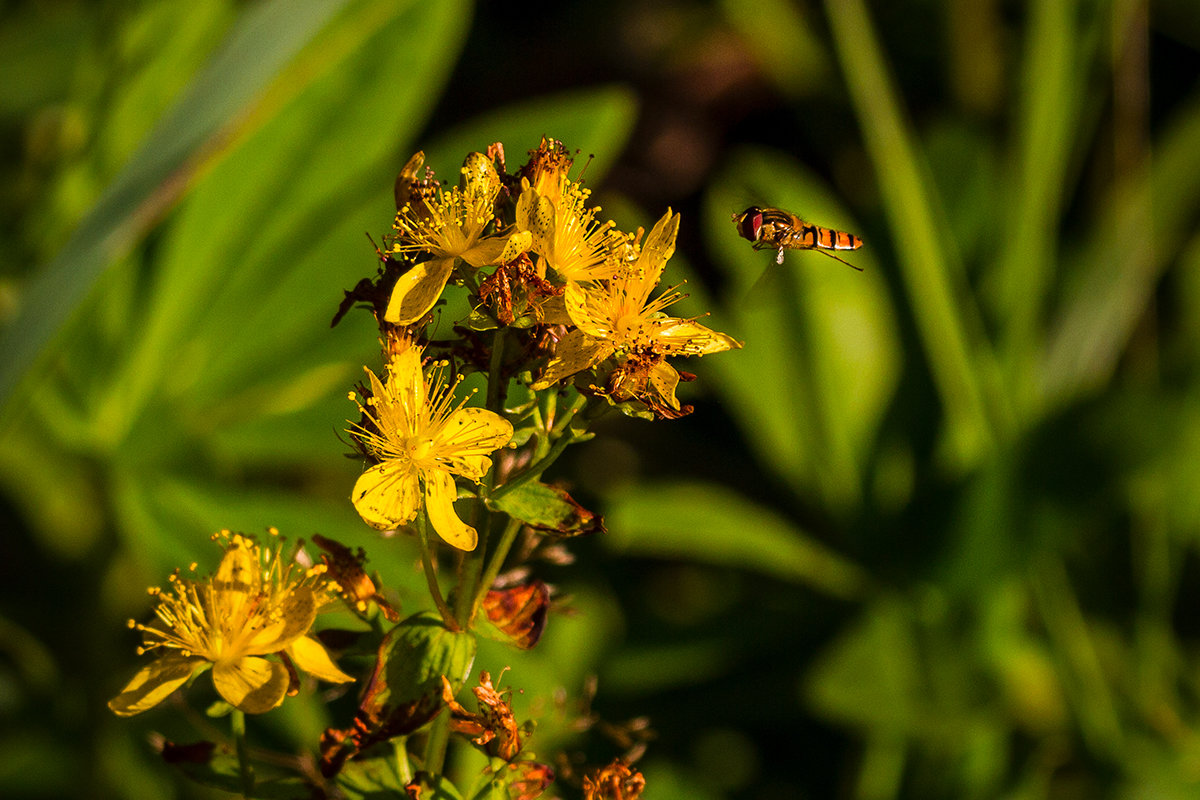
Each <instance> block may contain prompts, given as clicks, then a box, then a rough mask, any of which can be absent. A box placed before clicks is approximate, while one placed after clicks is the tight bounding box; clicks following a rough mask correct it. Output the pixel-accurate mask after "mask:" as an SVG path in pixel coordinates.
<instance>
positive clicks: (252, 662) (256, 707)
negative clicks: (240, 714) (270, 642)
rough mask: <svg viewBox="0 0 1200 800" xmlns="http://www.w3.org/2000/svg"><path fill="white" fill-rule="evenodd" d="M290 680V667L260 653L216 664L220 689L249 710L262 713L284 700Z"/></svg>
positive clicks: (215, 679)
mask: <svg viewBox="0 0 1200 800" xmlns="http://www.w3.org/2000/svg"><path fill="white" fill-rule="evenodd" d="M288 683H289V678H288V671H287V668H286V667H284V666H283V664H280V663H278V662H276V661H268V660H267V659H265V658H258V657H257V656H247V657H246V658H239V659H237V660H235V661H231V662H225V661H219V662H217V663H216V664H214V665H213V685H214V686H216V687H217V693H218V694H220V695H221V697H223V698H225V701H226V702H227V703H229V704H230V705H231V706H233V707H234V708H237V709H240V710H242V711H245V712H246V713H247V714H262V713H264V712H267V711H270V710H271V709H272V708H275V706H277V705H279V704H280V703H282V702H283V696H284V695H285V694H287V689H288Z"/></svg>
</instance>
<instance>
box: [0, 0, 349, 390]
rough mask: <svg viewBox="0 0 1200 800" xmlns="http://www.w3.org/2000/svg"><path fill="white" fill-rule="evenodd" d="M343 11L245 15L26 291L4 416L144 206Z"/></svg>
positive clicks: (322, 5) (135, 227)
mask: <svg viewBox="0 0 1200 800" xmlns="http://www.w3.org/2000/svg"><path fill="white" fill-rule="evenodd" d="M342 5H343V0H318V1H317V2H312V3H304V4H302V5H301V6H299V7H297V6H296V5H295V4H294V3H290V2H286V1H285V0H271V1H270V2H262V3H258V4H255V5H252V6H250V7H248V8H247V10H246V12H245V13H244V14H243V15H242V17H241V19H239V20H238V22H237V24H236V25H235V26H234V28H233V30H232V31H231V32H230V34H229V36H227V37H226V39H225V42H224V43H223V45H222V46H221V48H220V49H219V50H218V51H217V52H216V53H215V54H214V55H213V57H212V59H211V60H210V62H209V64H208V66H207V67H206V68H205V69H204V71H203V72H201V73H200V74H199V75H198V76H196V78H195V80H194V81H193V82H192V84H191V86H190V87H189V89H188V91H187V92H186V93H185V94H184V96H183V97H182V98H181V99H180V100H179V102H178V103H177V104H176V106H175V107H174V108H173V109H172V111H170V112H169V113H168V114H167V115H165V116H164V117H163V119H162V120H161V121H160V122H159V124H158V125H157V126H156V127H155V129H154V131H153V132H152V133H151V134H150V135H149V136H148V137H147V138H146V141H145V143H144V144H143V145H142V146H141V147H140V148H139V149H138V151H137V153H135V154H134V156H133V157H132V158H131V159H130V161H129V163H128V164H127V165H126V167H125V168H124V169H123V170H122V171H121V173H120V174H119V175H118V176H117V178H116V179H115V180H114V181H113V183H112V184H111V185H110V186H109V188H108V190H107V191H105V193H104V195H103V196H102V197H101V198H100V200H99V201H98V202H97V203H96V206H95V207H94V208H93V209H92V210H91V212H89V213H88V215H87V217H85V218H84V220H83V221H82V222H81V223H80V225H79V227H78V228H77V229H76V231H75V233H74V234H73V235H72V236H71V238H70V239H68V240H67V242H66V244H65V245H63V248H62V250H61V252H60V254H59V255H58V256H57V257H56V258H55V259H54V260H53V261H51V262H50V263H49V264H47V265H46V266H45V267H44V268H42V269H41V271H40V273H39V274H38V276H37V277H36V278H35V279H34V281H33V282H32V283H31V284H30V286H29V288H28V289H27V290H26V292H25V294H24V296H23V297H22V302H21V311H20V314H19V315H18V317H17V319H16V320H15V321H14V322H13V323H12V325H10V326H9V327H8V329H7V330H5V331H4V333H3V336H0V351H2V352H4V353H5V354H6V357H5V359H4V360H3V361H0V408H7V407H8V400H9V399H10V397H11V396H12V392H13V390H14V388H15V387H16V384H17V382H18V381H19V380H20V379H21V378H22V376H23V375H24V374H25V372H26V370H28V369H29V367H30V366H31V365H32V364H33V362H34V360H35V359H36V358H37V357H38V355H39V354H40V353H41V352H43V349H44V348H45V347H46V345H47V344H48V343H49V342H50V340H51V338H52V337H53V336H54V334H55V333H56V332H57V331H58V330H59V329H60V327H61V326H62V325H63V323H64V322H65V321H66V320H67V319H68V318H69V317H70V316H71V314H72V313H73V312H74V311H75V309H76V308H77V307H78V306H79V304H80V303H81V302H82V301H83V299H84V298H85V297H86V296H87V293H88V290H89V289H90V288H91V287H92V286H93V284H94V283H95V281H96V279H97V278H98V277H99V275H100V273H101V272H102V271H103V270H104V268H105V267H106V266H107V265H108V264H109V263H110V262H111V261H113V260H114V259H115V258H116V257H117V256H119V255H120V254H121V253H123V252H125V251H126V250H127V249H128V248H129V247H130V246H131V245H132V244H133V243H134V242H135V241H137V240H138V239H139V238H140V237H141V236H142V235H143V234H144V233H145V231H146V229H147V228H148V226H149V224H150V222H151V220H152V219H153V215H152V214H147V213H145V211H146V210H147V209H146V208H145V206H146V204H147V203H148V202H149V201H150V200H151V199H152V197H153V195H154V194H155V193H156V192H159V191H160V190H161V189H163V188H164V186H166V184H167V182H168V179H170V178H171V177H172V176H174V175H175V174H176V173H177V171H178V170H179V169H180V168H181V167H183V166H184V165H185V164H186V163H187V162H188V161H189V159H193V158H194V157H195V155H196V153H197V152H198V151H200V150H201V149H202V148H203V147H204V146H205V145H206V143H207V142H208V141H210V140H211V139H212V138H213V137H214V136H217V135H218V134H219V132H220V131H221V129H222V127H223V126H224V125H225V124H226V123H227V122H228V120H230V119H232V118H234V117H235V116H236V115H237V113H238V112H239V111H241V110H242V109H244V108H245V106H246V105H247V104H248V103H249V102H251V100H252V99H253V98H254V96H255V95H256V94H257V93H258V92H260V91H261V90H262V87H263V86H265V85H266V84H267V82H268V81H269V80H270V79H271V78H272V77H273V76H274V75H275V74H276V72H277V71H278V70H279V68H280V67H281V66H282V65H283V64H285V63H287V61H288V60H289V59H291V58H292V57H293V56H294V55H295V54H296V52H297V51H298V50H299V49H300V48H301V47H302V46H303V45H304V44H305V43H306V42H307V41H308V40H309V39H310V38H311V37H312V36H313V34H314V32H315V31H317V30H318V29H319V28H320V27H321V26H322V25H324V24H325V23H326V22H327V21H328V20H329V18H330V17H331V16H333V15H334V13H335V12H336V11H337V10H338V9H339V8H340V7H341V6H342ZM268 32H269V35H268Z"/></svg>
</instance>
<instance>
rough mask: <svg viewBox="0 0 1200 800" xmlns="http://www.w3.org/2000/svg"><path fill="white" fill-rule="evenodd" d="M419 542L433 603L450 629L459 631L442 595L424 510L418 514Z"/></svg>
mask: <svg viewBox="0 0 1200 800" xmlns="http://www.w3.org/2000/svg"><path fill="white" fill-rule="evenodd" d="M417 542H419V543H420V547H421V566H422V568H424V570H425V582H426V583H427V584H429V596H430V597H432V598H433V604H434V605H435V606H437V610H438V613H439V614H441V615H442V622H443V623H445V625H446V627H447V628H448V629H450V630H452V631H457V630H458V629H459V628H458V622H457V621H456V620H455V619H454V612H453V611H451V610H450V606H448V605H446V599H445V598H444V597H442V588H441V587H440V586H439V585H438V578H437V570H436V569H434V566H433V554H432V553H431V552H430V548H429V525H428V523H427V521H426V519H425V512H424V511H422V512H421V513H420V514H418V515H417Z"/></svg>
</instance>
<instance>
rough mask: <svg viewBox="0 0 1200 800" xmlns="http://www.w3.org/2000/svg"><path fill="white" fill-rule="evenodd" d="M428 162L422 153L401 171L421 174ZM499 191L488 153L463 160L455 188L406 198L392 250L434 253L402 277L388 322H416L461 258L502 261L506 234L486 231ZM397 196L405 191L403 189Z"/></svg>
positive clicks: (476, 263) (478, 262) (485, 262)
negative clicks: (460, 173)
mask: <svg viewBox="0 0 1200 800" xmlns="http://www.w3.org/2000/svg"><path fill="white" fill-rule="evenodd" d="M418 157H420V158H418ZM423 161H424V157H423V156H421V154H420V153H418V154H417V155H415V156H413V158H412V159H411V160H410V161H409V163H408V166H406V167H405V173H401V176H402V177H403V176H404V175H405V174H406V173H408V172H411V173H413V174H414V175H415V173H416V171H417V169H418V168H419V167H420V164H421V163H422V162H423ZM499 191H500V176H499V175H497V174H496V168H495V167H494V166H493V165H492V162H491V160H490V159H489V158H488V157H487V156H485V155H484V154H482V153H471V154H470V155H468V156H467V159H466V161H465V162H464V164H463V168H462V181H461V186H456V187H454V188H453V189H451V190H450V191H445V190H443V189H442V188H441V187H439V188H438V189H437V192H436V194H435V195H434V196H432V197H422V198H420V202H418V203H415V204H414V203H413V202H411V200H406V202H405V203H404V205H402V206H401V207H400V210H399V211H398V212H397V213H396V219H395V221H394V222H393V223H392V228H393V230H395V231H396V234H395V237H394V239H393V241H392V246H391V248H390V250H391V252H393V253H396V254H414V253H428V254H430V255H431V256H432V258H430V259H429V260H427V261H422V262H420V263H418V264H416V265H415V266H414V267H413V268H412V269H410V270H409V271H408V272H406V273H404V274H403V275H401V276H400V279H399V280H397V281H396V287H395V288H394V289H393V290H392V297H391V300H390V301H389V302H388V307H387V311H386V312H384V317H383V318H384V319H385V320H386V321H387V322H393V323H396V324H398V325H411V324H412V323H414V322H416V321H417V320H419V319H420V318H421V317H423V316H425V314H426V313H428V312H429V309H431V308H433V305H434V303H436V302H437V300H438V298H439V297H441V295H442V290H443V289H444V288H446V282H447V281H448V280H450V274H451V273H452V272H453V271H454V265H455V261H456V259H459V260H462V261H464V262H465V263H467V264H470V265H471V266H472V267H482V266H486V265H488V264H496V263H499V261H500V256H501V254H502V252H503V250H504V245H505V243H506V239H505V238H503V237H498V236H484V230H485V229H486V228H487V226H488V225H489V224H490V223H491V221H492V217H493V209H494V206H495V202H496V195H497V194H498V193H499ZM397 198H398V199H403V198H405V195H404V194H403V193H400V192H398V193H397Z"/></svg>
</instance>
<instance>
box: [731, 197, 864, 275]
mask: <svg viewBox="0 0 1200 800" xmlns="http://www.w3.org/2000/svg"><path fill="white" fill-rule="evenodd" d="M733 221H734V223H735V224H736V225H737V231H738V235H739V236H741V237H742V238H743V239H746V240H748V241H751V242H753V243H754V249H755V250H765V249H767V248H772V249H778V250H779V252H778V253H777V254H776V256H775V263H776V264H782V263H783V251H784V250H816V251H817V252H818V253H821V254H822V255H826V256H829V257H830V258H833V259H836V260H838V261H841V262H842V263H843V264H845V265H846V266H847V267H852V268H853V269H856V270H858V271H859V272H862V267H855V266H854V265H853V264H851V263H850V262H849V261H845V260H843V259H841V258H839V257H838V256H835V255H834V254H833V253H831V252H829V251H830V250H857V249H858V248H860V247H862V245H863V240H862V239H860V238H858V237H857V236H855V235H854V234H852V233H846V232H844V231H835V230H834V229H833V228H822V227H821V226H820V225H813V224H812V223H811V222H805V221H804V220H802V219H800V218H799V217H798V216H796V215H795V214H793V213H792V212H790V211H784V210H783V209H779V208H759V207H758V206H750V207H749V208H747V209H746V210H745V211H743V212H742V213H740V214H734V215H733Z"/></svg>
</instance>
